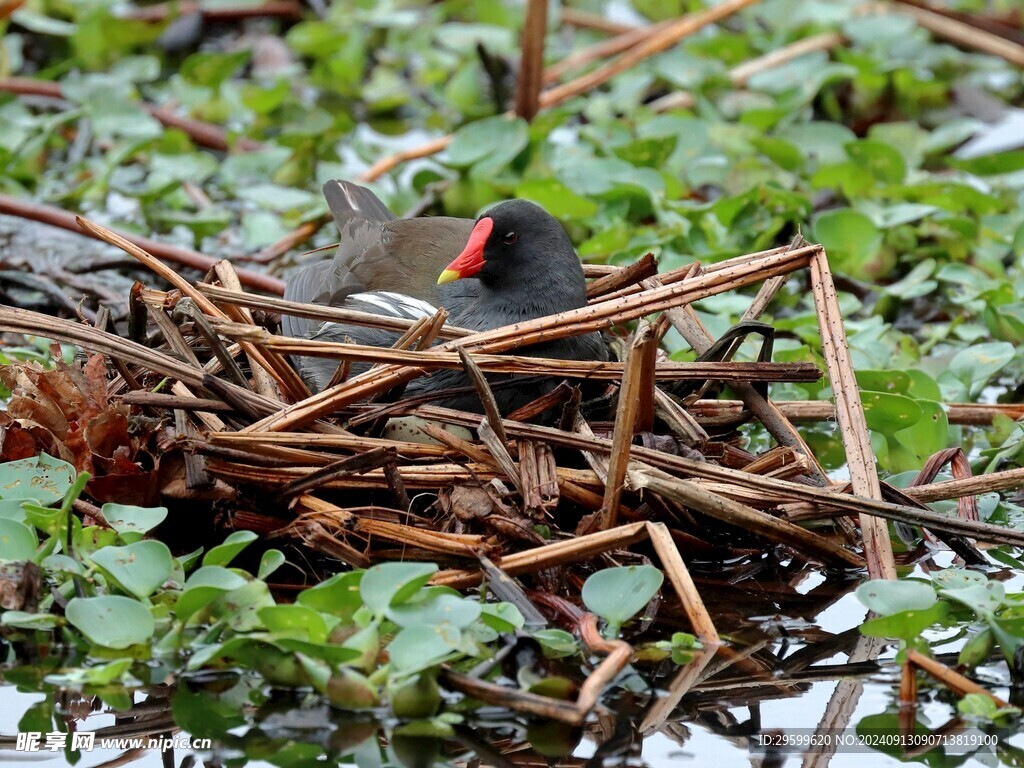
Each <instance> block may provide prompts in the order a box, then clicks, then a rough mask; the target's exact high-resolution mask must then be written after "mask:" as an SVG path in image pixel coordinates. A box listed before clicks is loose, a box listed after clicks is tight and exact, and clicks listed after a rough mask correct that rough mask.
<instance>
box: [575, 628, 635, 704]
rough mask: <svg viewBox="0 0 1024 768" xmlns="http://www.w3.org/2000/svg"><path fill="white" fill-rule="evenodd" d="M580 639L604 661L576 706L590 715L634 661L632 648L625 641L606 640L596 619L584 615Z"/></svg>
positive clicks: (586, 686) (582, 692)
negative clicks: (611, 685)
mask: <svg viewBox="0 0 1024 768" xmlns="http://www.w3.org/2000/svg"><path fill="white" fill-rule="evenodd" d="M579 629H580V639H581V640H582V641H583V642H584V644H585V645H586V646H587V648H588V649H589V650H590V651H591V652H592V653H599V654H601V655H603V656H604V657H605V658H604V660H603V661H602V662H601V663H600V664H599V665H598V666H597V669H595V670H594V671H593V672H591V673H590V674H589V675H587V679H586V680H585V681H584V682H583V685H581V686H580V692H579V695H578V696H577V697H576V706H577V707H579V708H580V709H581V710H583V711H584V712H589V711H590V710H592V709H593V708H594V707H595V706H596V705H597V700H598V699H599V698H600V697H601V692H602V691H604V689H605V688H606V687H607V686H608V685H610V684H611V682H612V680H614V679H615V678H616V676H618V674H619V673H620V672H621V671H622V670H623V669H625V668H626V665H627V664H629V660H630V659H631V658H632V657H633V646H631V645H630V644H629V643H627V642H626V641H625V640H606V639H605V638H603V637H601V633H600V632H598V631H597V617H596V616H595V615H594V614H592V613H585V614H583V617H582V618H581V619H580V622H579Z"/></svg>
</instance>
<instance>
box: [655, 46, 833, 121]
mask: <svg viewBox="0 0 1024 768" xmlns="http://www.w3.org/2000/svg"><path fill="white" fill-rule="evenodd" d="M842 42H843V37H842V35H840V34H838V33H835V32H825V33H823V34H820V35H813V36H811V37H806V38H804V39H803V40H797V41H796V42H795V43H790V44H789V45H785V46H783V47H782V48H777V49H775V50H774V51H770V52H769V53H766V54H764V55H763V56H758V57H757V58H755V59H749V60H748V61H744V62H743V63H742V64H738V65H737V66H735V67H733V68H732V69H730V70H729V80H730V81H731V82H732V84H733V85H734V86H735V87H737V88H743V87H744V86H746V84H747V81H748V80H750V78H751V77H753V76H754V75H756V74H758V73H760V72H766V71H768V70H770V69H775V68H776V67H779V66H782V65H783V64H786V63H788V62H790V61H792V60H793V59H798V58H800V57H801V56H806V55H807V54H808V53H814V52H815V51H830V50H832V49H833V48H836V47H838V46H839V45H841V44H842ZM696 105H697V97H696V96H694V94H692V93H690V92H689V91H675V92H673V93H669V94H666V95H664V96H662V97H661V98H658V99H655V100H654V101H652V102H651V103H650V104H648V105H647V106H648V107H650V108H651V109H652V110H654V111H655V112H667V111H668V110H670V109H692V108H693V107H695V106H696Z"/></svg>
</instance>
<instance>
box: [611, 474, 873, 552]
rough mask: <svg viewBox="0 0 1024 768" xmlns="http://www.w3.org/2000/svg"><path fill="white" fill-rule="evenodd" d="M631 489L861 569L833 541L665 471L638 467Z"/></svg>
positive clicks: (845, 550) (797, 548)
mask: <svg viewBox="0 0 1024 768" xmlns="http://www.w3.org/2000/svg"><path fill="white" fill-rule="evenodd" d="M629 480H630V486H631V487H632V488H633V489H635V490H639V489H647V490H650V491H652V492H654V493H657V494H658V495H659V496H665V497H667V498H670V499H672V500H674V501H678V502H679V503H680V504H683V505H685V506H686V507H688V508H689V509H694V510H697V511H699V512H703V513H704V514H706V515H708V516H709V517H712V518H714V519H716V520H720V521H722V522H724V523H728V524H729V525H733V526H736V527H737V528H740V529H742V530H746V531H751V532H753V533H755V534H757V535H758V536H761V537H763V538H765V539H767V540H768V541H772V542H774V543H776V544H781V545H783V546H786V547H789V548H791V549H793V550H795V551H796V552H799V553H800V554H802V555H805V556H810V557H812V558H815V559H820V560H823V561H824V562H825V563H826V564H828V565H838V566H840V567H846V568H863V567H864V559H863V558H861V557H858V556H857V555H855V554H854V553H853V552H850V551H849V550H848V549H845V548H844V547H842V546H840V545H838V544H836V543H835V542H833V541H831V540H829V539H826V538H825V537H823V536H819V535H818V534H816V533H813V532H811V531H809V530H807V529H806V528H802V527H801V526H799V525H794V524H793V523H789V522H787V521H785V520H780V519H779V518H777V517H773V516H772V515H769V514H766V513H764V512H759V511H757V510H756V509H753V508H752V507H748V506H746V505H745V504H740V503H739V502H737V501H733V500H731V499H728V498H726V497H724V496H720V495H718V494H716V493H713V492H712V491H709V490H707V489H705V488H702V487H700V486H699V485H697V484H696V483H694V482H692V481H687V480H679V479H677V478H674V477H672V476H671V475H668V474H666V473H664V472H660V471H658V470H656V469H652V468H650V467H642V465H638V470H636V471H632V472H630V475H629Z"/></svg>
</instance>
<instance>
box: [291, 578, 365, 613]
mask: <svg viewBox="0 0 1024 768" xmlns="http://www.w3.org/2000/svg"><path fill="white" fill-rule="evenodd" d="M363 573H364V571H349V572H348V573H337V574H335V575H334V576H332V577H331V578H329V579H327V581H323V582H321V583H319V584H317V585H316V586H315V587H310V588H309V589H304V590H302V592H300V593H299V596H298V598H297V601H298V603H299V605H305V606H306V607H308V608H312V609H313V610H315V611H319V612H320V613H327V614H331V615H333V616H337V617H338V618H340V619H341V620H342V622H343V623H345V624H349V623H351V622H352V617H353V616H354V615H355V612H356V611H358V610H359V608H360V607H362V605H363V599H362V597H361V596H360V594H359V585H360V582H361V581H362V580H363Z"/></svg>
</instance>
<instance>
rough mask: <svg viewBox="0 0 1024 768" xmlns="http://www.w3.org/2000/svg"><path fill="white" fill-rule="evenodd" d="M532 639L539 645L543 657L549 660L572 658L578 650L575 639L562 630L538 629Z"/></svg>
mask: <svg viewBox="0 0 1024 768" xmlns="http://www.w3.org/2000/svg"><path fill="white" fill-rule="evenodd" d="M533 639H534V640H536V641H537V642H538V643H540V645H541V648H543V649H544V655H545V656H547V657H548V658H551V659H560V658H563V657H565V656H572V655H573V654H574V653H576V652H577V651H578V650H579V645H578V644H577V643H576V638H575V637H573V636H572V635H571V634H569V633H568V632H566V631H565V630H564V629H539V630H537V631H536V632H534V633H533Z"/></svg>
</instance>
